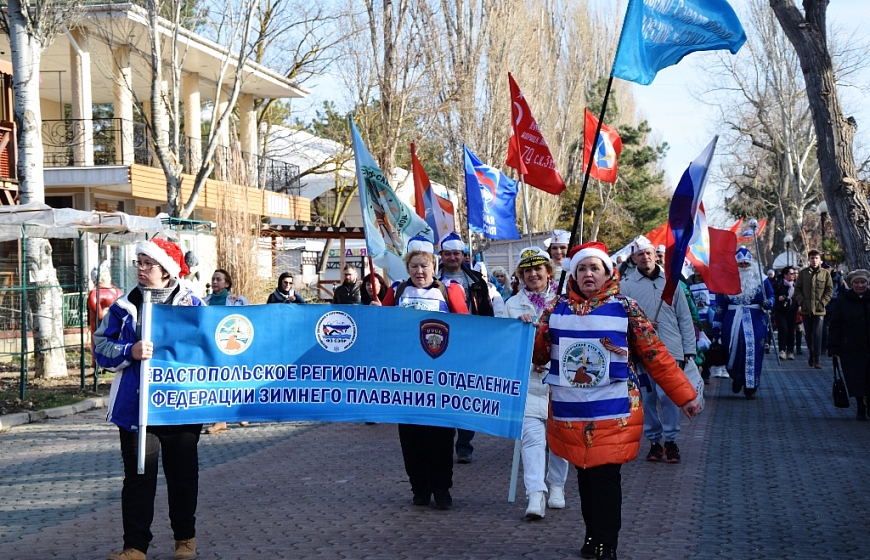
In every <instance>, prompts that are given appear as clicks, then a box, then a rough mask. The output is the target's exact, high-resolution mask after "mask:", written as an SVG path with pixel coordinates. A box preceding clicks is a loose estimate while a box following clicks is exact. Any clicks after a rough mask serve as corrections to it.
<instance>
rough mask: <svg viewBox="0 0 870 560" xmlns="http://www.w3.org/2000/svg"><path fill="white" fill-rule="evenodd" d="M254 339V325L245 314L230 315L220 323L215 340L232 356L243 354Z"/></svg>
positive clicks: (223, 350)
mask: <svg viewBox="0 0 870 560" xmlns="http://www.w3.org/2000/svg"><path fill="white" fill-rule="evenodd" d="M253 340H254V325H253V324H251V322H250V321H249V320H248V318H247V317H245V316H244V315H228V316H227V317H224V319H223V321H221V322H220V323H218V326H217V329H215V331H214V341H215V344H217V347H218V348H220V351H221V352H223V353H224V354H229V355H230V356H235V355H236V354H241V353H242V352H244V351H245V350H247V349H248V347H249V346H250V345H251V342H253Z"/></svg>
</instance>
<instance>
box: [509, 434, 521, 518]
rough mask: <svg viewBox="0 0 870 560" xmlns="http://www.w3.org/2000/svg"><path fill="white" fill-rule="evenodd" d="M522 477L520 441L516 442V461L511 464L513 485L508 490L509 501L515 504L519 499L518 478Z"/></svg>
mask: <svg viewBox="0 0 870 560" xmlns="http://www.w3.org/2000/svg"><path fill="white" fill-rule="evenodd" d="M519 476H520V440H518V439H516V440H514V461H513V463H511V485H510V489H509V490H508V501H509V502H510V503H514V502H515V501H516V499H517V478H519Z"/></svg>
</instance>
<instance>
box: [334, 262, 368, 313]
mask: <svg viewBox="0 0 870 560" xmlns="http://www.w3.org/2000/svg"><path fill="white" fill-rule="evenodd" d="M342 278H343V279H344V281H343V282H342V283H341V284H339V285H338V286H336V287H335V293H334V294H333V295H332V303H341V304H348V305H359V303H360V301H362V300H361V295H360V285H359V282H357V273H356V267H355V266H354V265H352V264H346V265H344V270H343V271H342Z"/></svg>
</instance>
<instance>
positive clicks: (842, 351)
mask: <svg viewBox="0 0 870 560" xmlns="http://www.w3.org/2000/svg"><path fill="white" fill-rule="evenodd" d="M827 322H828V353H829V354H832V355H836V356H839V357H840V364H841V365H842V367H843V378H845V380H846V387H847V388H848V389H849V395H851V396H853V397H863V396H866V395H867V394H868V391H867V381H868V379H867V375H868V371H870V370H868V366H870V293H866V294H864V297H858V294H856V293H855V292H854V290H848V291H847V292H846V293H845V294H843V295H842V296H841V297H839V298H838V299H837V304H836V305H835V306H834V310H833V311H832V312H831V316H830V317H829V318H828V319H827Z"/></svg>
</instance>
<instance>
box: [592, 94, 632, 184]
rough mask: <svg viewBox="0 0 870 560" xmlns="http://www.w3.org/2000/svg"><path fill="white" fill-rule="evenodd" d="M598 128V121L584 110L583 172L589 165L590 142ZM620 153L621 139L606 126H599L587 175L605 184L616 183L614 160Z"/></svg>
mask: <svg viewBox="0 0 870 560" xmlns="http://www.w3.org/2000/svg"><path fill="white" fill-rule="evenodd" d="M597 128H598V119H596V118H595V115H593V114H592V113H591V112H590V111H589V109H586V127H585V130H584V132H583V171H584V172H585V171H586V168H587V166H588V165H589V154H590V153H591V152H592V140H593V138H595V129H597ZM620 153H622V138H620V137H619V134H617V132H616V131H615V130H614V129H612V128H610V127H609V126H607V125H606V124H602V125H601V137H600V138H599V139H598V145H597V146H596V147H595V157H594V158H592V171H591V172H590V173H589V175H590V176H591V177H594V178H596V179H598V180H600V181H605V182H607V183H615V182H616V158H617V156H619V154H620Z"/></svg>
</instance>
